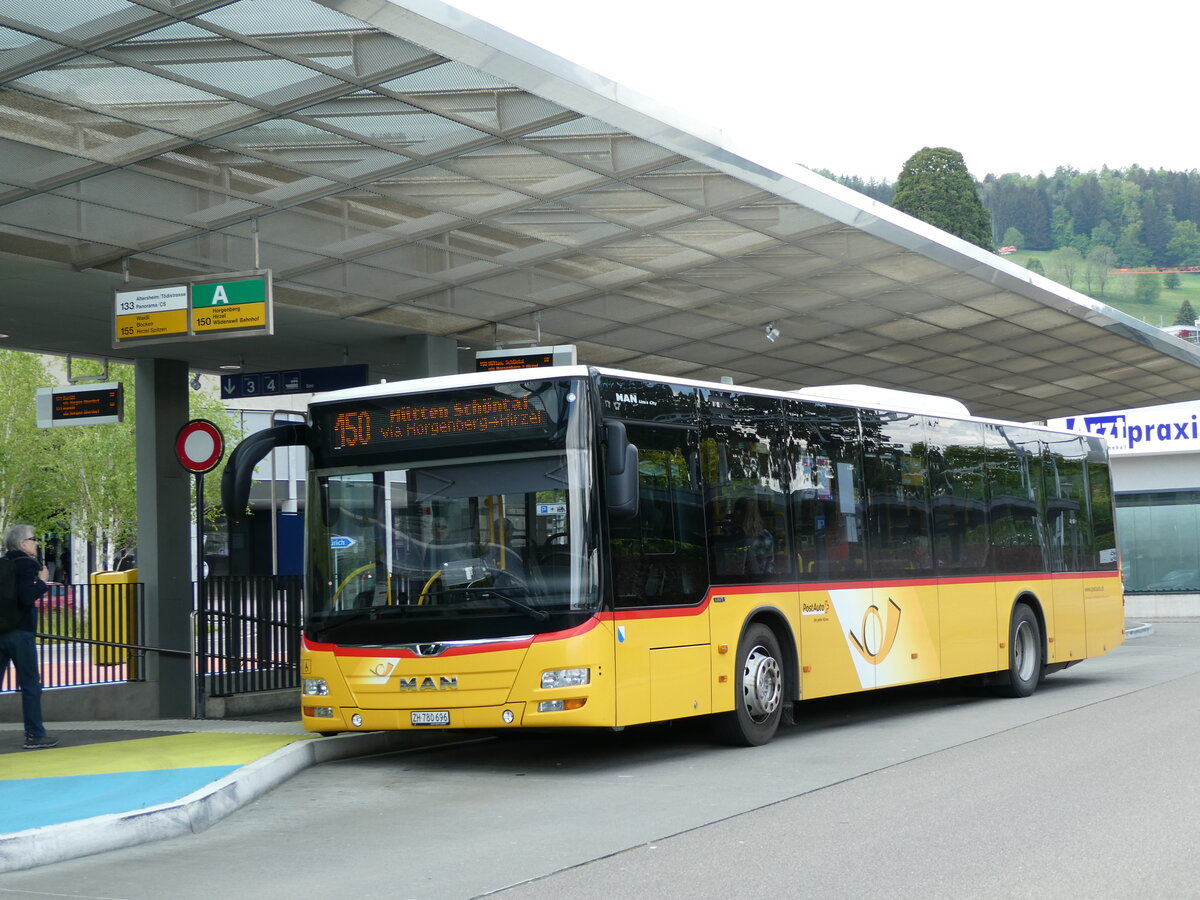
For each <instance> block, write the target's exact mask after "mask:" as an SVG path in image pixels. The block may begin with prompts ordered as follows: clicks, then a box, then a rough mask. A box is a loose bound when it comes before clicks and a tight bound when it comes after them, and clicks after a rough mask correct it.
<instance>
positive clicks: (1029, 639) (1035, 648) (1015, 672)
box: [1000, 603, 1046, 697]
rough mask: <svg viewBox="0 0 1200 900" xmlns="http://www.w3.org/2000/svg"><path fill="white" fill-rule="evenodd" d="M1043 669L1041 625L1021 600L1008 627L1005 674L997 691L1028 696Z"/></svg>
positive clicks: (1044, 662) (1035, 685)
mask: <svg viewBox="0 0 1200 900" xmlns="http://www.w3.org/2000/svg"><path fill="white" fill-rule="evenodd" d="M1045 668H1046V660H1045V656H1044V651H1043V645H1042V628H1041V626H1040V625H1039V624H1038V620H1037V616H1035V615H1034V614H1033V610H1032V609H1030V608H1029V607H1028V606H1026V605H1025V604H1024V603H1020V604H1018V605H1017V607H1016V608H1015V609H1014V610H1013V615H1012V623H1011V624H1010V625H1009V628H1008V672H1007V676H1008V677H1007V678H1006V679H1005V680H1004V682H1003V683H1002V684H1001V685H1000V692H1001V693H1002V694H1004V695H1005V696H1007V697H1028V696H1029V695H1030V694H1032V693H1033V692H1034V690H1035V689H1036V688H1037V686H1038V682H1039V681H1041V679H1042V672H1043V671H1044V669H1045Z"/></svg>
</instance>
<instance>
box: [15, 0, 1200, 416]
mask: <svg viewBox="0 0 1200 900" xmlns="http://www.w3.org/2000/svg"><path fill="white" fill-rule="evenodd" d="M0 251H2V252H3V255H2V256H0V273H2V274H3V275H4V276H5V279H6V281H5V283H6V286H8V287H9V290H8V291H6V292H5V295H4V296H3V297H2V298H0V331H5V332H7V333H9V334H10V335H11V338H10V340H9V342H8V343H9V345H10V346H14V347H20V348H22V349H32V350H41V351H45V352H56V353H74V354H79V355H88V356H97V357H101V356H106V357H109V358H135V357H150V356H169V357H172V358H184V359H187V361H188V362H189V364H190V365H191V366H192V367H194V368H196V369H199V370H205V371H215V370H216V369H217V367H218V366H220V365H221V364H223V363H230V362H240V363H241V364H243V365H244V366H245V368H246V369H248V370H254V369H276V368H281V367H284V366H295V365H305V366H317V365H333V364H339V363H342V362H366V363H368V364H369V365H370V366H371V369H372V373H373V375H374V376H376V377H380V378H395V377H399V375H400V374H401V373H403V372H404V371H405V363H404V361H403V359H402V358H401V357H402V355H403V353H404V344H403V342H402V341H401V340H400V339H402V338H404V337H405V336H408V335H413V334H419V333H424V334H434V335H440V336H445V337H452V338H454V339H456V340H457V341H458V342H459V344H460V345H461V346H463V347H469V348H480V349H483V348H491V347H493V346H495V345H496V344H497V343H499V344H501V345H505V346H514V345H520V344H523V343H530V342H532V341H534V340H536V339H539V338H540V340H541V342H542V343H574V344H577V345H578V347H579V358H580V360H581V361H582V362H585V363H591V364H597V365H612V366H621V367H624V368H630V369H640V370H647V371H652V372H661V373H663V374H669V375H688V376H694V377H698V378H706V379H716V378H717V377H719V376H723V375H727V376H731V377H732V378H733V380H734V381H735V382H738V383H743V384H754V385H762V386H765V387H775V388H796V387H803V386H809V385H820V384H829V383H834V382H847V381H851V382H866V383H872V384H876V385H880V386H883V387H892V388H899V389H906V390H919V391H924V392H935V393H943V394H947V395H950V396H953V397H956V398H958V399H961V400H963V401H964V402H966V403H968V404H969V405H970V407H971V408H972V411H973V412H975V413H977V414H980V415H991V416H1001V417H1005V418H1016V419H1042V418H1046V417H1050V416H1056V415H1063V414H1067V413H1070V412H1088V411H1100V410H1109V409H1116V408H1128V407H1135V406H1139V405H1147V404H1152V403H1164V402H1173V401H1178V400H1185V399H1192V398H1194V397H1195V396H1196V394H1197V392H1198V391H1200V352H1198V351H1197V349H1196V348H1195V347H1193V346H1191V345H1189V344H1185V343H1183V342H1181V341H1178V340H1176V339H1175V338H1173V337H1170V336H1168V335H1165V334H1164V333H1162V332H1160V331H1158V330H1157V329H1153V328H1150V327H1149V326H1146V325H1144V324H1143V323H1141V322H1138V321H1137V320H1134V319H1132V318H1129V317H1127V316H1124V315H1122V314H1121V313H1119V312H1116V311H1115V310H1113V309H1111V308H1109V307H1106V306H1104V305H1103V304H1100V303H1098V302H1096V301H1094V300H1092V299H1090V298H1088V297H1085V296H1084V295H1081V294H1078V293H1075V292H1073V291H1070V290H1068V289H1066V288H1064V287H1062V286H1060V285H1057V284H1055V283H1053V282H1050V281H1048V280H1046V279H1043V278H1040V277H1038V276H1036V275H1034V274H1032V273H1029V272H1027V271H1025V270H1024V269H1021V268H1019V267H1017V266H1015V265H1012V264H1010V263H1008V262H1007V261H1005V260H1003V259H1001V258H1000V257H997V256H994V255H992V254H989V253H986V252H984V251H982V250H980V249H979V248H976V247H974V246H971V245H969V244H966V243H965V242H963V241H960V240H958V239H956V238H953V237H951V236H949V235H946V234H945V233H943V232H940V231H938V230H937V229H934V228H932V227H930V226H928V225H926V224H924V223H921V222H918V221H916V220H914V219H911V218H909V217H907V216H905V215H903V214H901V213H898V212H896V211H895V210H892V209H890V208H889V207H887V206H884V205H881V204H878V203H875V202H873V201H871V200H869V199H867V198H865V197H863V196H861V195H858V194H856V193H854V192H852V191H849V190H846V189H844V188H842V187H840V186H839V185H837V184H834V183H832V182H830V181H828V180H826V179H824V178H822V177H820V176H818V175H815V174H814V173H812V172H811V171H809V170H806V169H803V168H801V167H799V166H795V165H793V164H791V163H790V162H787V161H784V160H778V159H771V158H770V154H768V153H762V152H759V151H757V150H754V149H742V148H737V147H736V146H735V145H734V142H733V140H732V139H731V138H729V137H728V136H726V135H723V134H721V133H720V132H719V131H717V130H715V129H713V128H712V127H710V126H706V125H702V124H697V123H694V122H686V121H682V120H680V118H679V117H678V116H677V115H676V114H675V113H674V112H673V111H671V110H670V109H667V108H664V107H663V106H662V105H661V104H658V103H655V102H654V101H651V100H649V99H647V98H644V97H640V96H638V95H636V94H634V93H632V92H629V91H628V90H626V89H625V88H623V87H621V86H619V85H616V84H614V83H612V82H610V81H607V80H606V79H603V78H601V77H599V76H597V75H595V74H594V73H590V72H587V71H584V70H582V69H580V68H579V67H577V66H574V65H573V64H571V63H570V62H569V61H567V60H563V59H561V58H558V57H555V56H553V55H552V54H549V53H547V52H546V51H544V50H541V49H540V48H537V47H534V46H532V45H530V44H528V43H527V42H525V41H522V40H521V39H519V38H517V37H515V36H513V35H509V34H506V33H504V32H502V31H500V30H498V29H496V28H494V27H492V26H490V25H487V24H486V23H483V22H480V21H478V20H476V19H473V18H471V17H470V16H467V15H465V14H463V13H461V12H458V11H457V10H454V9H453V8H451V7H449V6H446V5H445V4H442V3H439V2H435V0H407V2H405V3H399V2H388V0H322V2H321V3H314V2H309V0H233V2H229V0H137V2H130V0H77V2H75V3H72V4H69V5H68V8H65V9H64V8H60V7H55V8H53V9H51V7H48V6H46V5H44V4H37V3H32V2H29V3H21V4H17V5H16V6H15V8H14V5H12V4H9V5H8V6H7V8H6V9H5V11H4V12H3V14H0ZM258 265H261V266H262V267H269V268H270V269H271V270H272V272H273V274H274V280H275V300H276V334H275V336H274V337H263V338H238V339H221V340H208V341H203V342H196V343H189V344H172V345H142V346H137V347H133V348H128V347H123V348H121V349H120V350H113V349H112V347H111V333H112V295H111V291H112V289H113V288H114V287H115V286H116V285H118V284H121V283H122V282H123V281H124V280H125V279H126V278H128V280H129V282H130V283H132V284H139V283H151V282H155V281H162V280H169V279H174V278H181V277H189V276H196V275H204V274H211V273H218V272H238V271H245V270H247V269H251V268H255V267H257V266H258ZM31 304H32V305H31ZM31 310H37V312H35V313H31ZM768 324H773V325H774V327H775V328H777V329H778V332H779V337H778V340H776V341H774V342H772V341H769V340H768V339H767V336H766V333H765V331H766V328H767V326H768Z"/></svg>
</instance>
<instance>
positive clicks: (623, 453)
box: [604, 422, 638, 519]
mask: <svg viewBox="0 0 1200 900" xmlns="http://www.w3.org/2000/svg"><path fill="white" fill-rule="evenodd" d="M604 427H605V431H606V432H607V437H608V453H607V455H606V456H605V486H606V488H607V492H606V493H607V496H608V514H609V515H610V516H612V517H613V518H614V519H632V518H634V517H635V516H637V514H638V450H637V447H635V446H634V445H633V444H631V443H629V435H627V434H626V433H625V423H624V422H606V423H605V426H604Z"/></svg>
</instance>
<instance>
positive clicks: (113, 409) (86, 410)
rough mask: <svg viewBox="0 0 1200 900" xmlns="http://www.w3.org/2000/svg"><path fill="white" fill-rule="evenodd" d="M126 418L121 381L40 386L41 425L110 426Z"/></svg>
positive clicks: (38, 394)
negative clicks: (49, 386)
mask: <svg viewBox="0 0 1200 900" xmlns="http://www.w3.org/2000/svg"><path fill="white" fill-rule="evenodd" d="M124 418H125V390H124V388H123V386H122V385H121V383H120V382H119V381H109V382H105V383H103V384H71V385H64V386H62V387H51V388H38V391H37V426H38V428H62V427H64V426H67V425H111V424H115V423H117V422H120V421H122V420H123V419H124Z"/></svg>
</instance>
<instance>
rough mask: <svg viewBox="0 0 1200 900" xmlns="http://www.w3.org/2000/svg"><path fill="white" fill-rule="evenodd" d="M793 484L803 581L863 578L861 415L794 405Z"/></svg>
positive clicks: (791, 502)
mask: <svg viewBox="0 0 1200 900" xmlns="http://www.w3.org/2000/svg"><path fill="white" fill-rule="evenodd" d="M786 410H787V425H788V450H787V459H788V473H789V474H788V479H787V480H788V484H789V490H790V500H789V505H790V507H791V516H792V527H793V531H794V534H795V541H796V552H795V557H796V569H797V574H798V576H799V578H800V580H801V581H830V580H837V579H848V578H861V577H862V576H863V575H864V574H865V572H866V560H865V558H864V552H863V527H864V525H863V485H862V466H861V464H860V463H859V453H858V414H857V412H856V411H855V410H853V409H848V408H842V407H834V406H827V405H825V404H823V403H807V402H806V403H791V404H788V405H787V407H786Z"/></svg>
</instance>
